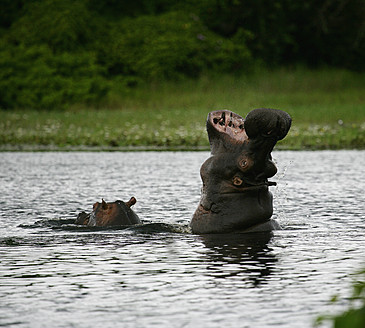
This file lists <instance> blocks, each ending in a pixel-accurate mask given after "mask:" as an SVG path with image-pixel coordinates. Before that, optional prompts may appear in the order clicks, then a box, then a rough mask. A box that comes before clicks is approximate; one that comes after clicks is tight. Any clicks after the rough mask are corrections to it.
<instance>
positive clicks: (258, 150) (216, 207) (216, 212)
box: [190, 108, 291, 234]
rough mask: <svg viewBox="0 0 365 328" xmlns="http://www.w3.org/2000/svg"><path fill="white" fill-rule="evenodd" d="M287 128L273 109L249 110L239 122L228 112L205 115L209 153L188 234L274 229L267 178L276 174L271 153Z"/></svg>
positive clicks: (284, 119) (284, 116)
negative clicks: (197, 203) (206, 116)
mask: <svg viewBox="0 0 365 328" xmlns="http://www.w3.org/2000/svg"><path fill="white" fill-rule="evenodd" d="M290 126H291V117H290V116H289V114H287V113H286V112H284V111H281V110H277V109H266V108H259V109H254V110H253V111H251V112H250V113H248V115H247V116H246V119H243V118H242V117H241V116H239V115H238V114H235V113H233V112H231V111H228V110H221V111H214V112H211V113H209V115H208V119H207V132H208V137H209V142H210V148H211V157H209V158H208V159H207V160H206V161H205V162H204V163H203V165H202V167H201V169H200V175H201V179H202V181H203V187H202V194H201V199H200V203H199V205H198V208H197V209H196V211H195V213H194V215H193V218H192V220H191V222H190V226H191V229H192V231H193V233H198V234H205V233H222V232H240V231H265V230H270V229H273V228H274V221H273V220H270V217H271V215H272V213H273V204H272V194H271V192H269V186H270V185H275V184H276V183H274V182H269V181H268V178H271V177H272V176H274V175H275V174H276V172H277V168H276V166H275V164H274V163H273V162H272V158H271V151H272V150H273V148H274V146H275V144H276V143H277V141H278V140H281V139H283V138H284V137H285V136H286V135H287V133H288V131H289V129H290Z"/></svg>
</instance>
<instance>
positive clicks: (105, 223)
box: [75, 197, 141, 227]
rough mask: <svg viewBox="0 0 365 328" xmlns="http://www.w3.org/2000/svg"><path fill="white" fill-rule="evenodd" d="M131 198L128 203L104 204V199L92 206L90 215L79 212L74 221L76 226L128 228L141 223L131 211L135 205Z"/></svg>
mask: <svg viewBox="0 0 365 328" xmlns="http://www.w3.org/2000/svg"><path fill="white" fill-rule="evenodd" d="M136 202H137V201H136V199H135V198H134V197H132V198H131V199H130V200H129V201H128V202H126V203H125V202H123V201H121V200H116V201H115V202H111V203H106V202H105V201H104V199H103V200H102V202H101V203H99V202H96V203H95V204H94V205H93V211H92V212H91V213H88V214H87V213H85V212H81V213H80V214H79V215H78V216H77V219H76V221H75V223H76V224H82V225H87V226H89V227H110V226H130V225H134V224H139V223H141V220H140V219H139V217H138V216H137V214H136V213H135V212H134V211H133V210H132V209H131V206H133V205H134V204H135V203H136Z"/></svg>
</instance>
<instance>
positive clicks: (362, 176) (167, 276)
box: [0, 151, 365, 328]
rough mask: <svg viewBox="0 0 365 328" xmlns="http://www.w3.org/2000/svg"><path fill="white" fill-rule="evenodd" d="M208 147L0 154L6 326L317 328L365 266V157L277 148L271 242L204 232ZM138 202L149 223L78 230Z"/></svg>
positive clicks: (1, 305) (0, 317) (0, 322)
mask: <svg viewBox="0 0 365 328" xmlns="http://www.w3.org/2000/svg"><path fill="white" fill-rule="evenodd" d="M208 156H209V153H208V152H126V153H123V152H115V153H108V152H106V153H102V152H95V153H93V152H85V153H83V152H71V153H62V152H35V153H0V195H1V196H0V220H1V221H0V223H1V224H0V261H1V262H0V279H1V280H0V300H1V302H0V326H5V327H104V328H105V327H235V328H236V327H311V326H312V323H313V321H314V319H315V318H316V317H317V316H318V315H320V314H327V313H334V312H335V313H337V312H338V311H341V310H343V309H344V308H345V307H346V302H345V301H340V302H339V303H338V304H337V305H332V304H329V300H330V299H331V297H332V296H333V295H335V294H339V295H340V296H342V297H346V296H349V295H350V293H351V281H352V279H353V277H352V274H353V273H354V272H356V271H357V270H359V269H361V268H363V267H364V266H365V256H364V255H365V252H364V250H365V198H364V190H365V165H364V163H365V151H321V152H290V151H282V152H274V153H273V157H274V159H276V162H277V165H278V169H279V171H278V174H277V175H276V176H275V177H274V178H272V179H271V180H272V181H276V182H277V183H278V185H277V187H271V191H272V192H273V194H274V207H275V208H274V217H275V218H276V219H277V221H278V222H279V223H280V224H281V226H282V227H283V230H280V231H275V232H273V233H271V234H270V233H267V234H224V235H207V236H199V235H193V234H191V233H190V232H189V230H188V223H189V221H190V218H191V216H192V213H193V212H194V210H195V208H196V206H197V204H198V202H199V198H200V188H201V181H200V176H199V169H200V166H201V164H202V163H203V161H204V160H205V159H206V158H207V157H208ZM131 196H135V197H136V198H137V204H136V205H135V206H134V210H135V211H136V212H137V213H138V215H139V216H140V218H141V219H143V221H144V223H145V225H144V226H142V227H134V228H128V229H125V230H122V229H91V228H80V227H75V226H74V225H73V224H72V220H73V219H74V218H75V217H76V215H77V213H78V212H79V211H82V210H85V211H91V209H92V204H93V203H94V202H95V201H100V200H101V198H104V199H105V200H106V201H114V200H116V199H122V200H124V201H127V200H129V198H130V197H131Z"/></svg>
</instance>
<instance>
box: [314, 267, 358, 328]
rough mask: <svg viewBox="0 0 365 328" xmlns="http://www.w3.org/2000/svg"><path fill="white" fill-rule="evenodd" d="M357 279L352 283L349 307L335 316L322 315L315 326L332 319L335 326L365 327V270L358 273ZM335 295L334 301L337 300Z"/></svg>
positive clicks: (345, 327) (338, 327)
mask: <svg viewBox="0 0 365 328" xmlns="http://www.w3.org/2000/svg"><path fill="white" fill-rule="evenodd" d="M356 277H357V279H356V280H355V281H354V283H353V285H352V295H351V297H350V298H349V305H348V309H347V310H346V311H344V312H343V313H340V314H338V315H333V316H320V317H319V318H318V319H317V321H316V323H315V326H316V327H318V326H321V325H322V323H323V322H325V321H331V322H332V324H333V327H334V328H363V327H365V270H363V271H361V272H359V273H357V274H356ZM337 301H338V297H337V296H336V297H334V298H333V299H332V302H337Z"/></svg>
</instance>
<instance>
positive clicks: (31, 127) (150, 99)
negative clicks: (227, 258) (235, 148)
mask: <svg viewBox="0 0 365 328" xmlns="http://www.w3.org/2000/svg"><path fill="white" fill-rule="evenodd" d="M258 107H271V108H279V109H283V110H285V111H287V112H289V114H290V115H291V116H292V118H293V126H292V129H291V131H290V133H289V135H288V136H287V138H286V139H284V140H283V141H281V142H280V143H279V145H278V146H279V147H280V148H282V149H341V148H357V149H363V148H365V76H364V75H360V74H356V73H350V72H348V71H340V70H319V71H309V70H304V69H303V70H302V69H295V70H276V71H273V72H268V71H262V72H255V73H254V74H252V75H251V76H247V77H233V76H223V77H210V78H208V77H203V78H201V79H199V80H197V81H192V80H185V81H181V82H178V83H158V84H157V83H156V84H153V85H151V86H148V87H140V88H137V89H134V90H131V91H129V92H128V93H126V92H125V91H124V92H123V91H121V90H118V88H117V87H115V88H114V91H113V93H112V94H111V95H110V97H109V99H108V102H107V103H105V105H104V107H103V108H101V109H85V108H83V107H82V106H80V107H78V108H76V107H74V108H70V109H69V110H68V111H41V112H38V111H32V110H28V111H2V112H1V116H2V119H1V122H0V149H2V150H6V149H54V148H55V149H59V148H62V149H80V148H81V149H82V148H84V149H86V148H89V147H91V148H92V147H98V148H99V149H100V148H104V149H120V148H121V147H140V148H148V147H152V148H153V147H162V148H169V149H175V148H176V149H191V148H199V149H205V148H208V141H207V135H206V132H205V120H206V116H207V113H208V112H209V111H211V110H216V109H230V110H233V111H235V112H237V113H239V114H241V115H246V114H247V112H248V111H249V110H251V109H253V108H258Z"/></svg>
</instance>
